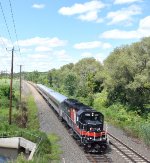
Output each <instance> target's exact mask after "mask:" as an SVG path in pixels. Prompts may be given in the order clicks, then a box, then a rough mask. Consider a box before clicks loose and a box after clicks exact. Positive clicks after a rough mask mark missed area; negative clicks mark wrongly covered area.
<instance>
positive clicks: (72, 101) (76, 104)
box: [65, 99, 92, 111]
mask: <svg viewBox="0 0 150 163" xmlns="http://www.w3.org/2000/svg"><path fill="white" fill-rule="evenodd" d="M65 102H66V103H67V104H68V105H70V106H72V107H73V108H75V109H77V110H84V111H91V110H92V108H91V107H89V106H87V105H85V104H83V103H81V102H79V101H78V100H75V99H66V100H65Z"/></svg>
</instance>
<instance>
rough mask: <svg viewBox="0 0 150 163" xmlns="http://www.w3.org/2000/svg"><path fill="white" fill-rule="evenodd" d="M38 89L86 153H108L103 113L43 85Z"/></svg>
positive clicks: (38, 86)
mask: <svg viewBox="0 0 150 163" xmlns="http://www.w3.org/2000/svg"><path fill="white" fill-rule="evenodd" d="M36 88H37V90H38V91H39V93H40V94H41V95H42V96H43V97H44V98H45V99H46V100H47V102H48V103H49V104H50V105H51V106H52V107H53V109H54V110H55V111H56V113H57V115H58V116H59V119H60V120H61V121H64V122H65V123H66V124H67V125H68V126H69V128H70V130H71V133H72V135H73V136H74V137H75V138H76V139H77V140H78V141H79V142H80V144H81V145H83V147H84V150H85V151H86V152H92V153H93V152H94V153H95V152H103V151H106V149H107V146H108V139H107V132H106V131H105V130H104V116H103V114H102V113H100V112H97V111H96V110H94V109H93V108H91V107H89V106H87V105H84V104H83V103H81V102H79V101H78V100H76V99H69V98H68V97H66V96H64V95H62V94H60V93H58V92H55V91H54V90H52V89H50V88H48V87H46V86H44V85H42V84H37V85H36Z"/></svg>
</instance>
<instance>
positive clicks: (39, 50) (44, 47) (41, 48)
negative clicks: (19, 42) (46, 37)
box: [35, 46, 52, 52]
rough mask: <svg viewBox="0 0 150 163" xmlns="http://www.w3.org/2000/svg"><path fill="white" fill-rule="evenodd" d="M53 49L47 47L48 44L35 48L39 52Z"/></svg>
mask: <svg viewBox="0 0 150 163" xmlns="http://www.w3.org/2000/svg"><path fill="white" fill-rule="evenodd" d="M51 50H52V49H51V48H49V47H47V46H38V47H36V48H35V51H37V52H47V51H51Z"/></svg>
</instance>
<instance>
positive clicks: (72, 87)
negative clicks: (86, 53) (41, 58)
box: [64, 73, 77, 96]
mask: <svg viewBox="0 0 150 163" xmlns="http://www.w3.org/2000/svg"><path fill="white" fill-rule="evenodd" d="M76 87H77V77H76V75H75V74H73V73H72V74H71V73H70V74H68V75H67V76H66V77H64V89H65V91H66V92H67V94H68V95H69V96H73V95H75V94H76Z"/></svg>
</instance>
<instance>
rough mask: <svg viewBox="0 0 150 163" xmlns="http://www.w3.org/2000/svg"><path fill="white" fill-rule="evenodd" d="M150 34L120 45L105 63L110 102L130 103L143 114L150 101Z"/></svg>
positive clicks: (106, 84)
mask: <svg viewBox="0 0 150 163" xmlns="http://www.w3.org/2000/svg"><path fill="white" fill-rule="evenodd" d="M149 44H150V38H144V39H143V40H142V41H141V42H138V43H134V44H132V45H130V46H123V47H120V48H116V49H115V50H114V51H113V52H112V53H111V55H110V56H109V57H108V58H107V59H106V61H105V63H104V69H105V74H107V76H106V78H105V87H107V90H108V99H109V102H110V104H112V103H113V102H120V103H122V104H125V105H130V106H131V108H132V109H133V108H134V110H138V111H139V113H140V114H143V113H144V112H145V106H146V105H147V104H149V103H150V87H149V83H150V73H149V72H150V50H149V47H150V45H149Z"/></svg>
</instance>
